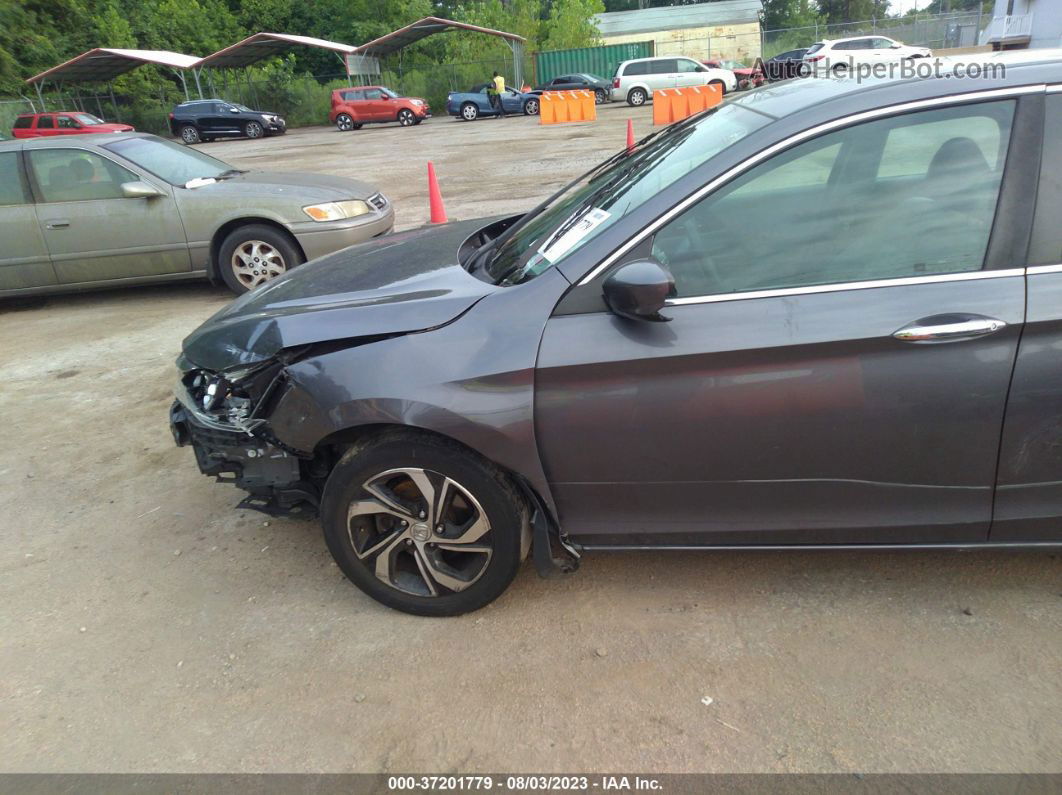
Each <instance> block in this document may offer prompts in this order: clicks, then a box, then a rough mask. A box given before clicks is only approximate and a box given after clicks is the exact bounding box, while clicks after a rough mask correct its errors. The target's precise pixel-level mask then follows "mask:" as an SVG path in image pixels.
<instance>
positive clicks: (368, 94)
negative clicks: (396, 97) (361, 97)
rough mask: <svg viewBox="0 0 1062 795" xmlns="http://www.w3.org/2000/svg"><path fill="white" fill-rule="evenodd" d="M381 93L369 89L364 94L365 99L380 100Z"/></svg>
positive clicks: (375, 89) (377, 90)
mask: <svg viewBox="0 0 1062 795" xmlns="http://www.w3.org/2000/svg"><path fill="white" fill-rule="evenodd" d="M382 98H383V92H382V91H381V90H380V89H378V88H370V89H369V90H368V91H366V92H365V99H382Z"/></svg>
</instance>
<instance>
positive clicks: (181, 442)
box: [170, 372, 320, 516]
mask: <svg viewBox="0 0 1062 795" xmlns="http://www.w3.org/2000/svg"><path fill="white" fill-rule="evenodd" d="M279 377H280V376H279V375H275V376H274V381H275V379H277V378H279ZM210 384H214V385H215V387H216V386H217V385H218V384H222V385H223V386H222V389H223V390H225V394H221V395H219V396H218V400H217V402H218V403H219V404H221V405H222V411H211V410H207V409H205V408H204V407H203V403H204V400H205V399H206V398H207V395H206V389H208V388H209V385H210ZM271 386H272V384H271ZM228 387H229V385H228V384H227V382H226V381H225V379H224V378H223V377H222V376H213V377H212V378H211V377H210V376H208V375H206V374H204V373H200V372H189V373H186V374H185V375H184V377H183V378H182V379H181V380H180V381H179V382H178V383H177V386H176V388H175V390H174V393H175V397H176V400H174V402H173V405H172V406H171V407H170V431H171V432H172V433H173V440H174V441H175V442H176V443H177V446H178V447H185V446H190V447H191V448H192V450H193V451H194V452H195V460H196V463H197V464H198V465H199V471H200V472H202V473H203V474H204V475H209V476H211V477H214V478H216V479H217V481H218V482H220V483H229V484H232V485H234V486H236V487H237V488H240V489H243V490H244V491H246V492H248V496H247V497H246V498H244V500H243V501H242V502H240V504H239V506H238V507H240V508H251V509H254V510H258V511H262V512H263V513H267V514H269V515H270V516H313V515H314V514H315V513H316V510H317V506H318V503H319V499H320V491H319V488H318V486H317V485H316V484H314V483H313V482H312V481H311V479H310V478H309V477H308V476H307V471H306V470H307V468H308V464H307V462H308V459H309V458H310V456H309V455H308V454H306V453H302V452H301V451H298V450H295V449H293V448H290V447H288V446H287V445H285V444H283V443H282V442H280V441H279V440H278V439H276V438H274V437H273V436H272V435H271V433H270V432H269V429H268V426H267V424H266V422H265V420H264V419H262V418H260V417H256V416H254V414H255V410H256V409H258V408H260V407H261V406H262V404H263V403H265V402H266V400H267V398H268V393H269V392H271V391H272V389H267V390H266V392H267V394H266V395H265V396H264V397H262V398H261V399H260V400H259V401H257V404H255V405H253V406H252V405H251V401H250V400H246V399H241V398H235V399H234V401H237V402H235V405H225V403H226V402H227V401H229V400H230V398H229V396H228V392H227V390H228ZM215 391H217V389H216V388H215ZM209 397H213V393H211V395H210V396H209ZM207 402H211V401H210V400H207Z"/></svg>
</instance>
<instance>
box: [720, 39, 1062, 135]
mask: <svg viewBox="0 0 1062 795" xmlns="http://www.w3.org/2000/svg"><path fill="white" fill-rule="evenodd" d="M939 61H940V64H941V67H940V75H939V76H934V77H917V76H912V77H889V76H885V77H873V76H872V77H862V76H861V77H858V78H857V77H853V76H846V77H832V76H831V77H806V78H802V79H798V80H787V81H784V82H781V83H770V84H768V85H766V86H763V87H761V88H757V89H753V90H751V91H748V92H744V93H743V94H742V95H741V96H739V97H737V98H735V99H732V100H730V102H729V103H728V104H736V105H742V106H744V107H748V108H749V109H750V110H754V111H756V112H758V113H762V114H764V115H767V116H771V117H772V118H774V119H783V118H785V117H787V116H789V115H791V114H793V113H799V112H801V111H811V112H812V113H814V115H816V116H819V117H821V118H820V119H817V120H815V121H814V123H820V122H821V121H829V120H831V119H834V118H841V117H844V116H849V115H853V114H855V113H859V112H862V111H865V110H873V109H875V108H879V107H887V106H889V105H894V104H899V103H901V102H905V101H916V100H921V99H931V98H937V97H949V96H956V95H961V94H967V93H971V92H979V91H987V90H991V89H1007V88H1016V87H1019V86H1023V85H1033V86H1035V85H1037V84H1045V83H1062V49H1043V50H1011V51H1003V52H996V53H978V54H973V55H966V56H954V57H951V58H940V59H939ZM971 63H978V64H985V65H990V64H1002V65H1004V67H1005V73H1004V74H1003V76H994V77H985V78H964V79H954V78H955V75H954V69H955V67H956V65H957V64H967V65H968V64H971Z"/></svg>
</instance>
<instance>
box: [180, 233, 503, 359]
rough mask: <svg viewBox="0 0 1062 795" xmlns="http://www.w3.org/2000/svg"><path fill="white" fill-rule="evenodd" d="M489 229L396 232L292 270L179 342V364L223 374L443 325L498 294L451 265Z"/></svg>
mask: <svg viewBox="0 0 1062 795" xmlns="http://www.w3.org/2000/svg"><path fill="white" fill-rule="evenodd" d="M488 222H489V221H484V220H476V221H464V222H460V223H453V224H446V225H443V226H426V227H421V228H419V229H414V230H411V231H409V232H399V233H397V234H393V235H388V236H386V237H382V238H378V239H377V240H373V241H370V242H368V243H362V244H361V245H357V246H352V247H350V248H347V249H343V250H342V251H337V252H336V253H335V254H330V255H328V256H327V257H322V258H320V259H317V260H314V261H313V262H310V263H307V264H306V265H301V266H299V267H298V268H295V269H294V270H292V271H290V272H289V273H287V274H285V275H284V276H281V277H280V278H278V279H276V280H275V281H273V282H270V283H269V284H267V285H265V286H264V287H261V288H259V289H258V290H255V291H253V292H250V293H247V294H245V295H244V296H242V297H240V298H238V299H237V300H236V301H234V302H233V303H231V304H229V305H228V306H227V307H225V308H224V309H222V310H221V311H220V312H218V313H217V314H215V315H214V316H213V317H212V318H210V319H209V320H207V321H206V323H204V324H203V325H202V326H200V327H199V328H198V329H196V330H195V331H194V332H192V333H191V334H190V335H189V336H188V337H187V338H186V339H185V340H184V357H185V359H187V360H188V362H189V363H190V364H193V365H195V366H197V367H202V368H205V369H207V370H215V371H216V370H224V369H226V368H229V367H235V366H238V365H245V364H253V363H255V362H258V361H262V360H264V359H268V358H269V357H271V356H274V355H275V354H276V353H277V352H278V351H281V350H283V349H285V348H294V347H299V346H302V345H310V344H313V343H319V342H330V341H334V340H351V341H353V340H356V339H358V338H362V337H377V336H391V335H395V334H405V333H409V332H415V331H424V330H427V329H431V328H434V327H437V326H441V325H444V324H446V323H449V322H450V321H451V320H453V319H455V318H457V317H458V316H460V315H461V314H462V313H464V312H465V311H467V310H468V309H469V308H470V307H471V306H472V305H473V304H475V303H476V302H477V301H478V300H479V299H481V298H482V297H483V296H485V295H488V294H489V293H491V292H493V291H495V290H497V289H499V288H497V287H495V286H494V285H492V284H489V283H488V282H485V281H482V280H480V279H477V278H476V277H475V276H473V275H471V274H470V273H468V272H467V271H466V270H465V269H464V268H463V267H461V265H459V264H458V261H457V254H458V249H459V247H460V246H461V243H462V242H463V241H464V240H465V239H466V238H467V237H468V236H469V235H470V234H472V232H474V231H475V230H476V229H478V228H480V227H482V226H483V225H484V224H485V223H488Z"/></svg>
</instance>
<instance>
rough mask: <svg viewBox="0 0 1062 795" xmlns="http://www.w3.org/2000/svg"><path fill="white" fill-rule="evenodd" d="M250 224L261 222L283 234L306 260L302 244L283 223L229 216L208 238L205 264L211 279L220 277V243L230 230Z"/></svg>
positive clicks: (256, 216)
mask: <svg viewBox="0 0 1062 795" xmlns="http://www.w3.org/2000/svg"><path fill="white" fill-rule="evenodd" d="M252 224H261V225H262V226H268V227H270V228H272V229H275V230H276V231H278V232H280V233H281V234H283V235H284V236H285V237H287V238H288V240H290V241H291V244H292V245H293V246H295V250H296V251H298V252H299V255H300V256H301V257H302V259H303V261H304V262H305V261H306V252H305V251H304V250H303V248H302V244H301V243H299V240H298V238H296V237H295V235H293V234H292V233H291V230H290V229H288V228H287V227H286V226H284V224H282V223H280V222H279V221H276V220H274V219H272V218H265V217H262V216H258V215H250V216H241V217H239V218H231V219H229V220H228V221H226V222H225V223H223V224H222V225H221V226H219V227H218V228H217V229H216V230H214V234H213V236H212V237H211V238H210V262H209V265H208V266H207V268H208V275H209V277H210V278H211V279H212V280H217V279H220V278H221V270H220V263H219V262H218V255H219V253H220V251H221V244H222V242H223V241H224V240H225V238H226V237H228V236H229V235H230V234H231V233H232V232H234V231H235V230H237V229H239V228H240V227H241V226H251V225H252Z"/></svg>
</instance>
